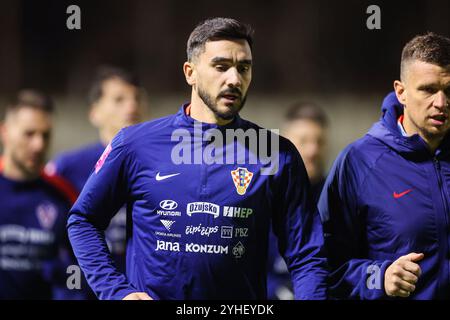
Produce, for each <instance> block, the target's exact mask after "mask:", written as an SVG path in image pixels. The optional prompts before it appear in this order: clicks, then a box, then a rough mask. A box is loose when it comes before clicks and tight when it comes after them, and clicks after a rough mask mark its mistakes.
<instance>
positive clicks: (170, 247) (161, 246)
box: [156, 240, 180, 252]
mask: <svg viewBox="0 0 450 320" xmlns="http://www.w3.org/2000/svg"><path fill="white" fill-rule="evenodd" d="M156 251H173V252H180V243H179V242H169V241H162V240H158V241H157V243H156Z"/></svg>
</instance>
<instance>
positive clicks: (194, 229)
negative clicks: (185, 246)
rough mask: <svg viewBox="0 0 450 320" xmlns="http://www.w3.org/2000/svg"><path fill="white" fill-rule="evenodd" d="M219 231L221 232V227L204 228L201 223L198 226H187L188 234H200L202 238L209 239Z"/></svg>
mask: <svg viewBox="0 0 450 320" xmlns="http://www.w3.org/2000/svg"><path fill="white" fill-rule="evenodd" d="M217 231H219V227H218V226H215V227H203V226H202V224H201V223H200V224H199V225H198V226H192V225H190V226H186V231H185V233H186V234H196V233H199V234H200V235H202V236H206V237H209V236H210V235H211V234H213V233H217Z"/></svg>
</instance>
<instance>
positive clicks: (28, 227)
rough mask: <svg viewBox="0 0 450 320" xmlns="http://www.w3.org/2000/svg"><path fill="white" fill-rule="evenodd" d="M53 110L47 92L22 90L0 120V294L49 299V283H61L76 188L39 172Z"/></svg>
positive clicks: (46, 147) (13, 296)
mask: <svg viewBox="0 0 450 320" xmlns="http://www.w3.org/2000/svg"><path fill="white" fill-rule="evenodd" d="M52 112H53V103H52V101H51V100H50V98H49V97H47V96H45V95H43V94H41V93H39V92H37V91H35V90H23V91H21V92H20V93H19V94H18V96H17V98H16V101H14V102H13V103H12V104H11V105H9V106H8V107H7V109H6V115H5V118H4V121H3V123H2V124H1V126H0V133H1V141H2V144H3V155H2V156H1V158H0V299H51V298H52V297H53V293H52V291H53V286H54V285H56V284H57V283H59V284H62V285H65V267H66V265H65V264H64V261H66V262H67V261H70V260H65V259H64V258H66V257H68V256H69V253H68V250H69V249H68V239H67V236H66V232H65V224H66V221H67V212H68V210H69V209H70V206H71V203H72V202H73V201H75V199H76V192H75V191H74V190H73V189H72V188H71V186H70V185H69V184H67V183H66V182H65V181H64V180H63V179H61V178H59V177H57V176H52V177H49V176H47V175H46V174H44V173H43V172H42V167H43V164H44V161H45V157H46V153H47V149H48V146H49V143H50V136H51V131H52ZM63 260H64V261H63Z"/></svg>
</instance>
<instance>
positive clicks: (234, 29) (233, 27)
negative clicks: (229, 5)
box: [186, 18, 254, 61]
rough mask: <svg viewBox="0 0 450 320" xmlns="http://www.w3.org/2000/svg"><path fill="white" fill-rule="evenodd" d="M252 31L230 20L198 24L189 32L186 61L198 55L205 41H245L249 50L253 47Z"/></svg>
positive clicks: (210, 20) (248, 26)
mask: <svg viewBox="0 0 450 320" xmlns="http://www.w3.org/2000/svg"><path fill="white" fill-rule="evenodd" d="M253 33H254V32H253V29H252V28H251V27H250V25H248V24H244V23H241V22H239V21H237V20H235V19H231V18H211V19H207V20H205V21H203V22H201V23H199V24H198V25H197V26H196V27H195V29H194V30H193V31H192V32H191V34H190V36H189V39H188V42H187V50H186V51H187V60H188V61H192V58H193V57H195V56H196V55H198V54H199V53H200V52H201V51H202V50H204V48H205V43H206V42H207V41H214V40H221V39H232V40H234V39H244V40H247V42H248V45H249V46H250V49H251V48H252V45H253Z"/></svg>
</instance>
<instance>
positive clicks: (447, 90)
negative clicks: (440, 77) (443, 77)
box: [444, 87, 450, 99]
mask: <svg viewBox="0 0 450 320" xmlns="http://www.w3.org/2000/svg"><path fill="white" fill-rule="evenodd" d="M444 93H445V95H446V96H447V99H450V87H448V88H447V89H445V90H444Z"/></svg>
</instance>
